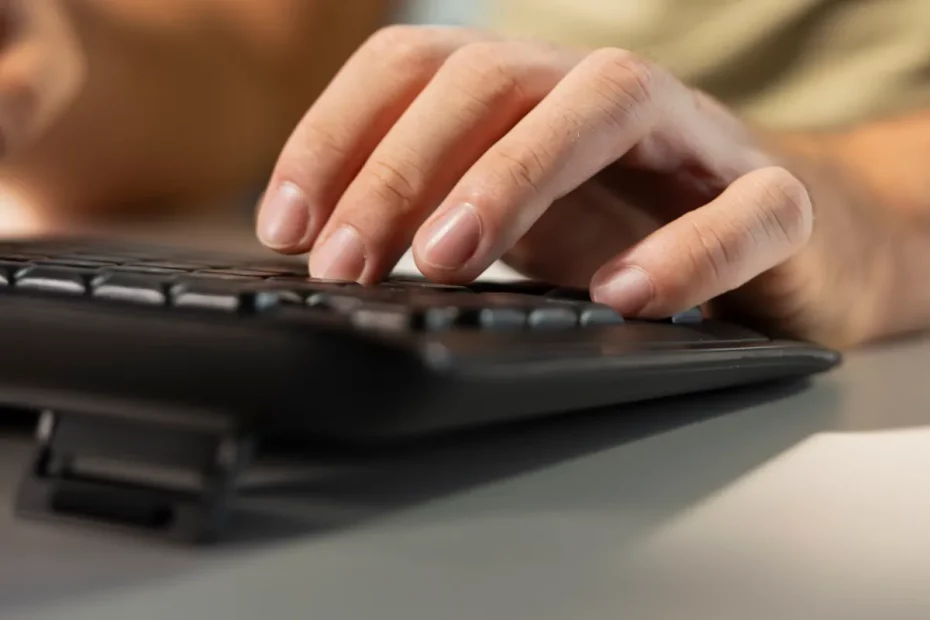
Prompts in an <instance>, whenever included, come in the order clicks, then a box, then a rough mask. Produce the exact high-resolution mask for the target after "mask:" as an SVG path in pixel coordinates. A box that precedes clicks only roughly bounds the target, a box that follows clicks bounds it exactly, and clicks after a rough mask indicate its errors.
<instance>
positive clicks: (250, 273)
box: [194, 269, 271, 278]
mask: <svg viewBox="0 0 930 620" xmlns="http://www.w3.org/2000/svg"><path fill="white" fill-rule="evenodd" d="M194 273H195V274H203V275H208V276H240V277H243V278H267V277H269V276H270V275H271V274H269V273H267V272H265V271H256V270H254V269H202V270H200V271H195V272H194Z"/></svg>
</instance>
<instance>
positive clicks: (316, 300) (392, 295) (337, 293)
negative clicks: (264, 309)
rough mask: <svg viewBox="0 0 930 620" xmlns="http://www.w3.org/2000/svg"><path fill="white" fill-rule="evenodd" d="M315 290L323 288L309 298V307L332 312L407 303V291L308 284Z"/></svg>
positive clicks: (348, 311)
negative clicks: (380, 304)
mask: <svg viewBox="0 0 930 620" xmlns="http://www.w3.org/2000/svg"><path fill="white" fill-rule="evenodd" d="M307 285H308V287H310V288H311V289H313V288H314V287H317V286H322V287H323V288H322V290H320V291H318V292H312V293H310V294H309V295H308V296H307V305H308V306H310V307H311V308H319V309H326V310H332V311H335V312H342V313H350V312H353V311H354V310H356V309H358V308H360V307H362V306H363V305H364V304H366V303H369V304H371V303H391V302H393V303H394V304H395V305H397V304H404V303H406V296H405V291H400V290H396V289H390V288H381V287H365V286H350V287H347V286H345V285H341V286H340V285H339V284H335V285H332V286H327V285H325V284H322V283H318V282H308V284H307Z"/></svg>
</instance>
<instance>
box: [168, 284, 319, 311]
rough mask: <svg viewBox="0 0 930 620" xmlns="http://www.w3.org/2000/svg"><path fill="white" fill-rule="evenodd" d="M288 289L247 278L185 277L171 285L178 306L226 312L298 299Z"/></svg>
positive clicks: (260, 308)
mask: <svg viewBox="0 0 930 620" xmlns="http://www.w3.org/2000/svg"><path fill="white" fill-rule="evenodd" d="M300 301H301V300H300V299H299V298H297V299H295V298H290V297H289V293H288V292H287V291H280V290H272V289H269V288H268V287H265V286H263V285H262V283H261V282H255V281H251V280H247V281H246V282H241V281H238V280H209V279H206V278H204V279H202V280H197V279H194V278H186V279H185V280H184V281H182V282H179V283H177V284H175V285H174V286H173V287H172V289H171V303H172V305H174V306H175V307H178V308H199V309H203V310H220V311H225V312H257V311H262V310H266V309H269V308H272V307H275V306H278V305H279V304H281V303H300Z"/></svg>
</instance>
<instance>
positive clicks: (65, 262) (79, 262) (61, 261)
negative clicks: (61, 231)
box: [35, 258, 116, 269]
mask: <svg viewBox="0 0 930 620" xmlns="http://www.w3.org/2000/svg"><path fill="white" fill-rule="evenodd" d="M35 263H36V264H37V265H60V266H62V267H86V268H88V269H101V268H104V267H114V266H115V265H116V263H108V262H102V261H97V260H89V259H80V258H47V259H40V260H37V261H35Z"/></svg>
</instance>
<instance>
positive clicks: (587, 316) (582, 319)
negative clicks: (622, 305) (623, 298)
mask: <svg viewBox="0 0 930 620" xmlns="http://www.w3.org/2000/svg"><path fill="white" fill-rule="evenodd" d="M623 322H624V321H623V317H622V316H620V315H619V314H618V313H617V312H616V311H615V310H614V309H613V308H611V307H609V306H605V305H603V304H595V303H591V304H584V305H583V306H581V307H580V308H579V310H578V324H579V325H581V326H582V327H593V326H595V325H619V324H621V323H623Z"/></svg>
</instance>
